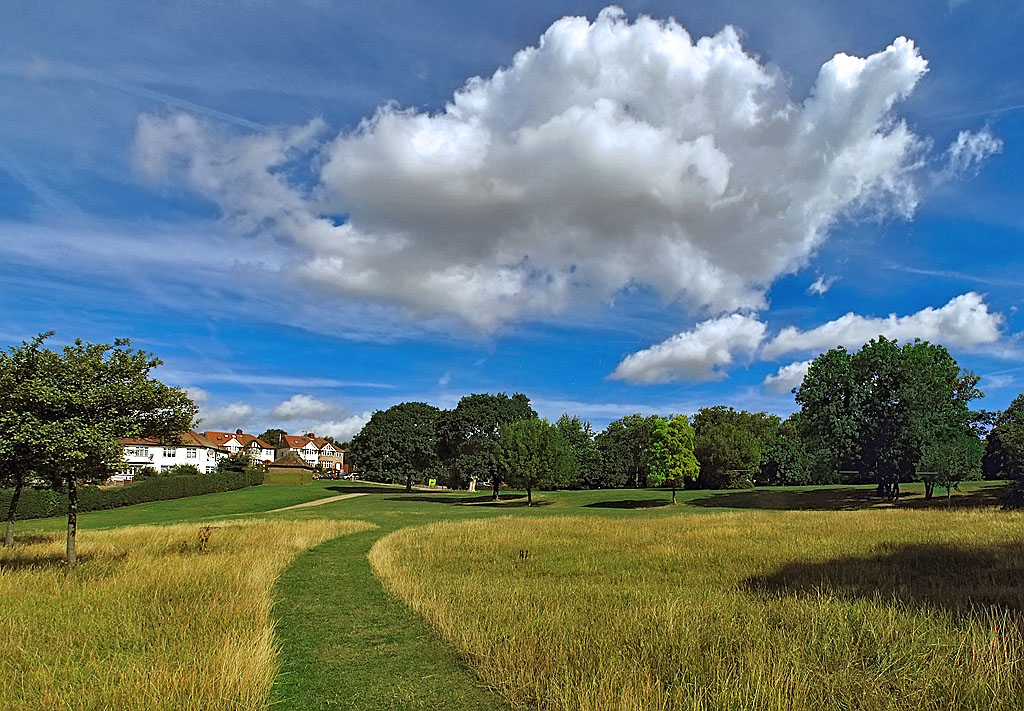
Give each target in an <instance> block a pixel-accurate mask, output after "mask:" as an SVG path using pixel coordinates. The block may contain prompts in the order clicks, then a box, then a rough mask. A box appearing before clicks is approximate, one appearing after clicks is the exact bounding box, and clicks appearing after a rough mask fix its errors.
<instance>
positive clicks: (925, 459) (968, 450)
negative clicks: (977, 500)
mask: <svg viewBox="0 0 1024 711" xmlns="http://www.w3.org/2000/svg"><path fill="white" fill-rule="evenodd" d="M936 434H937V436H936V437H934V438H933V439H931V440H930V441H929V442H927V443H926V444H925V446H924V447H923V448H922V453H921V461H920V463H919V465H918V466H919V469H920V473H921V478H922V480H923V481H924V497H925V498H926V499H930V498H932V496H933V495H934V493H935V487H936V486H941V487H942V488H944V489H945V490H946V498H947V499H949V498H950V497H951V496H952V493H953V489H956V488H957V486H958V485H959V484H960V482H962V481H968V480H971V479H978V478H980V476H981V455H982V452H983V451H984V445H983V444H982V442H981V440H980V439H978V437H977V436H975V434H974V433H973V432H972V433H970V434H967V433H965V432H962V431H961V432H946V433H936Z"/></svg>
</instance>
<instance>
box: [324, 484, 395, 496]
mask: <svg viewBox="0 0 1024 711" xmlns="http://www.w3.org/2000/svg"><path fill="white" fill-rule="evenodd" d="M324 488H325V489H326V490H327V491H336V492H338V493H339V494H396V493H399V492H400V490H399V489H398V488H396V487H394V486H373V485H372V484H370V485H367V486H325V487H324Z"/></svg>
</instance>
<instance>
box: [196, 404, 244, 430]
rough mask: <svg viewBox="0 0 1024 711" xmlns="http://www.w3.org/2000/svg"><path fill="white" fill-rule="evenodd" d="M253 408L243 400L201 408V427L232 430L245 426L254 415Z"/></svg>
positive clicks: (204, 428)
mask: <svg viewBox="0 0 1024 711" xmlns="http://www.w3.org/2000/svg"><path fill="white" fill-rule="evenodd" d="M252 414H253V409H252V407H250V406H249V405H246V404H245V403H242V402H233V403H231V404H230V405H225V406H224V407H218V408H215V409H212V410H204V409H201V410H200V411H199V416H200V417H201V418H202V420H203V421H202V422H201V423H200V427H202V428H203V430H204V431H205V430H215V431H224V432H231V431H234V430H236V429H238V428H240V427H241V428H244V427H245V425H246V424H248V423H249V420H250V418H251V417H252Z"/></svg>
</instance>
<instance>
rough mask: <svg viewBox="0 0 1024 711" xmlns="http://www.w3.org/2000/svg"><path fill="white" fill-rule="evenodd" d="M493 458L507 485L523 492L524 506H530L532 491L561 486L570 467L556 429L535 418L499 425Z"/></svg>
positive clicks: (568, 455) (566, 449)
mask: <svg viewBox="0 0 1024 711" xmlns="http://www.w3.org/2000/svg"><path fill="white" fill-rule="evenodd" d="M494 457H495V462H496V463H497V465H498V469H499V471H500V472H501V473H502V474H503V475H504V476H505V477H506V479H507V480H508V482H509V483H510V484H512V485H514V486H521V487H523V488H524V489H526V505H527V506H533V489H534V488H535V487H545V488H556V487H558V486H563V485H564V484H565V482H566V480H567V478H568V477H569V474H570V472H571V471H572V465H573V461H572V450H571V449H570V448H569V445H568V444H567V443H566V441H565V439H564V438H563V437H562V435H561V433H560V432H559V431H558V429H557V428H556V427H554V426H553V425H550V424H548V421H547V420H541V419H538V418H536V417H535V418H531V419H529V420H518V421H516V422H510V423H507V424H503V425H502V426H501V427H500V429H499V434H498V438H497V440H496V441H495V444H494Z"/></svg>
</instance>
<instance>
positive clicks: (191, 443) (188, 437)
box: [111, 431, 229, 483]
mask: <svg viewBox="0 0 1024 711" xmlns="http://www.w3.org/2000/svg"><path fill="white" fill-rule="evenodd" d="M117 441H118V443H119V444H121V445H122V446H123V447H124V454H123V457H124V465H125V466H124V469H123V471H121V472H118V473H117V474H115V475H114V476H112V477H111V481H114V482H117V483H124V482H126V481H131V480H132V479H134V478H135V474H136V473H137V472H138V471H139V470H140V469H155V470H157V471H158V472H165V471H167V470H168V469H170V468H171V467H173V466H174V465H176V464H191V465H192V466H194V467H195V468H196V469H198V470H199V471H200V472H205V473H207V474H212V473H213V471H214V469H216V468H217V462H219V461H220V460H221V459H224V458H225V457H227V456H228V454H229V452H228V450H227V448H225V447H222V446H221V445H219V444H216V443H214V442H211V441H210V440H209V439H207V438H206V437H205V436H203V435H201V434H199V433H198V432H191V431H190V432H185V433H183V434H182V435H181V436H180V437H179V438H178V439H177V440H175V441H162V440H159V439H157V438H155V437H123V438H121V439H118V440H117Z"/></svg>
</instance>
